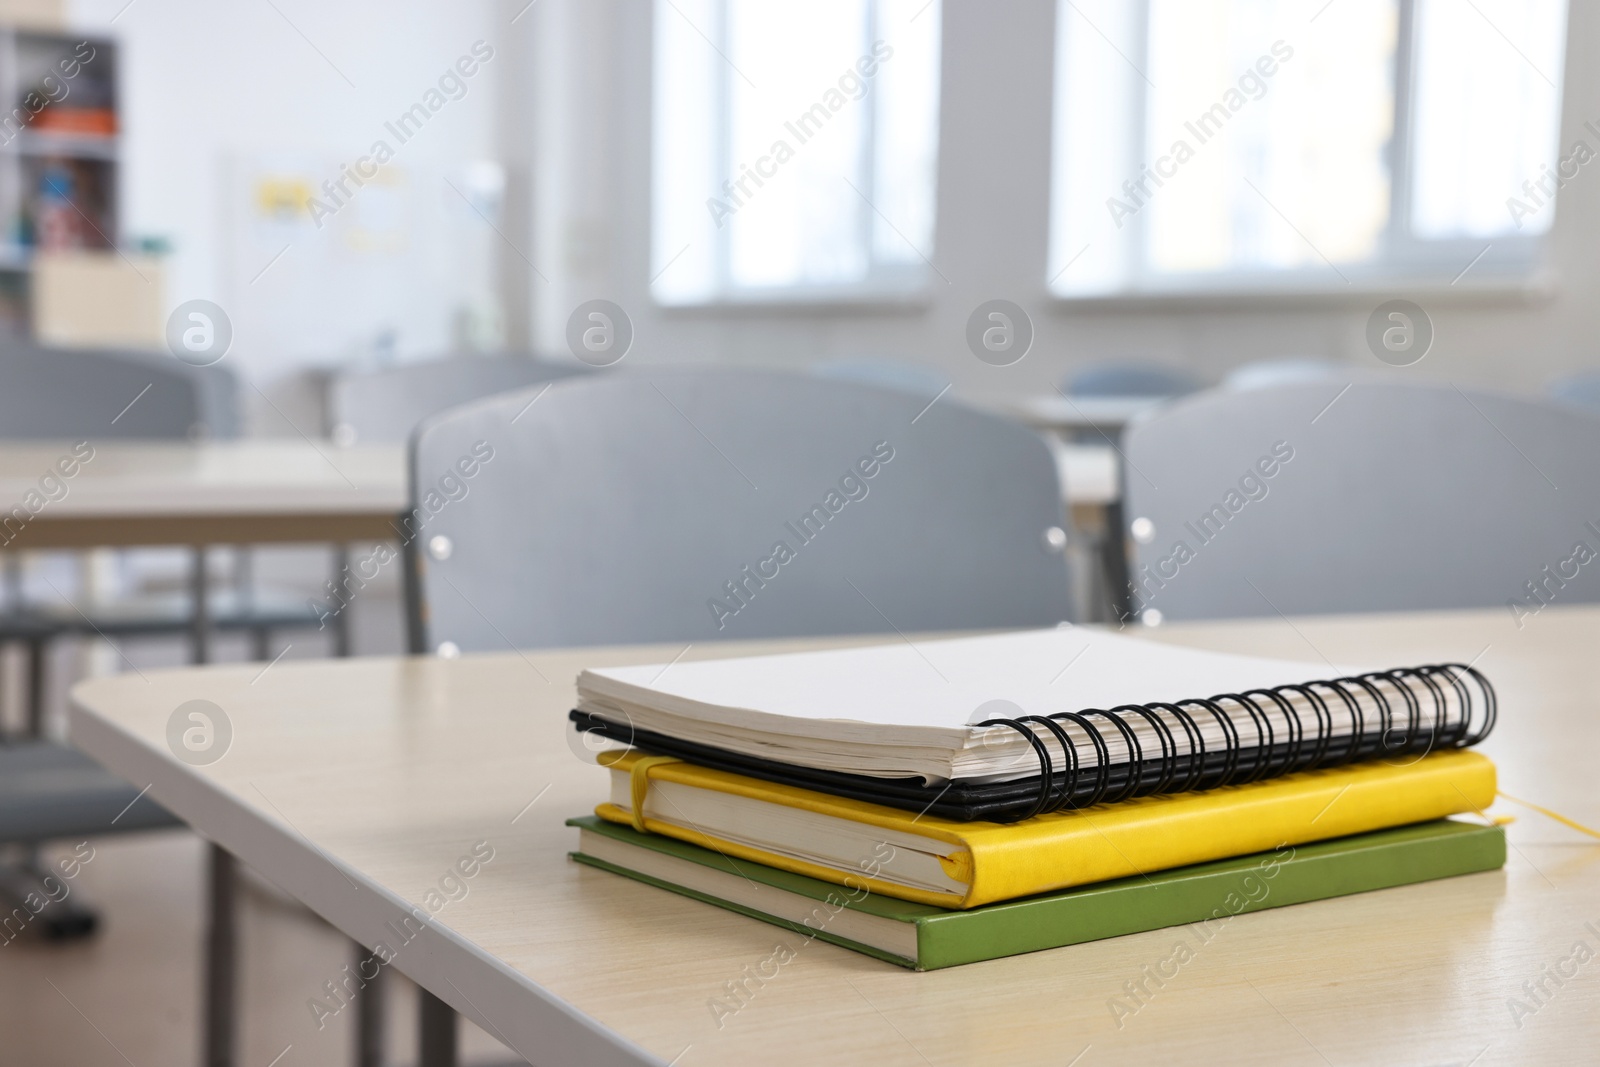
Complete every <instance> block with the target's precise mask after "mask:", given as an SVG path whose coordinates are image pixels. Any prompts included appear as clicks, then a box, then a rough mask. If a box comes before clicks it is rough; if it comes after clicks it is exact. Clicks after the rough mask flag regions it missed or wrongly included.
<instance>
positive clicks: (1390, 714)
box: [977, 663, 1498, 821]
mask: <svg viewBox="0 0 1600 1067" xmlns="http://www.w3.org/2000/svg"><path fill="white" fill-rule="evenodd" d="M1469 683H1470V685H1469ZM1385 684H1386V685H1387V686H1388V687H1389V688H1391V689H1392V690H1394V691H1395V692H1397V693H1398V694H1399V696H1400V698H1401V700H1402V701H1403V702H1404V705H1405V707H1404V708H1403V709H1399V708H1396V707H1395V706H1394V705H1393V704H1392V703H1391V701H1390V698H1389V696H1387V695H1385V693H1384V692H1383V691H1382V690H1381V689H1380V688H1379V686H1380V685H1385ZM1473 687H1475V688H1476V693H1474V691H1473ZM1449 690H1453V691H1454V693H1455V695H1456V697H1457V698H1458V702H1459V705H1460V708H1461V718H1460V721H1459V722H1447V721H1446V718H1447V707H1448V704H1449V701H1448V698H1447V696H1446V693H1447V691H1449ZM1291 695H1293V696H1299V697H1301V698H1302V699H1303V700H1304V701H1305V702H1306V703H1308V704H1310V706H1311V709H1312V712H1313V713H1314V715H1315V717H1316V723H1315V726H1314V727H1313V728H1312V729H1311V731H1310V732H1309V733H1308V731H1307V729H1306V723H1305V722H1304V721H1303V720H1302V719H1301V711H1300V709H1298V708H1296V706H1295V704H1294V701H1292V700H1291V699H1289V697H1290V696H1291ZM1368 700H1370V702H1371V704H1372V705H1373V706H1375V708H1376V712H1377V715H1376V718H1377V721H1376V722H1369V721H1368V718H1367V705H1368ZM1330 701H1337V702H1339V704H1342V705H1343V710H1344V711H1345V712H1346V713H1347V715H1346V718H1345V721H1346V722H1348V723H1349V724H1350V727H1351V729H1350V733H1349V735H1348V737H1344V736H1341V735H1339V734H1337V732H1336V731H1335V728H1334V727H1335V714H1334V711H1333V709H1332V708H1330ZM1263 702H1266V703H1270V704H1271V705H1273V706H1274V707H1275V709H1276V710H1277V711H1278V712H1279V717H1280V718H1281V720H1282V721H1281V722H1280V726H1283V727H1285V728H1284V730H1283V731H1282V733H1281V734H1280V733H1278V732H1277V731H1275V730H1274V728H1273V716H1271V715H1269V714H1268V711H1267V709H1266V708H1265V707H1263ZM1190 709H1197V710H1194V711H1191V710H1190ZM1159 712H1164V713H1166V715H1169V716H1171V717H1172V718H1173V719H1175V720H1177V724H1178V725H1179V726H1180V727H1181V729H1182V733H1183V735H1184V736H1183V738H1182V739H1181V741H1182V743H1181V744H1180V738H1179V737H1178V734H1177V733H1176V732H1174V730H1173V729H1172V727H1171V725H1170V724H1169V723H1168V721H1167V720H1166V719H1165V718H1163V717H1162V715H1161V714H1158V713H1159ZM1401 712H1403V715H1404V722H1403V724H1399V725H1397V718H1398V715H1397V713H1401ZM1479 712H1481V714H1482V723H1481V725H1479V726H1478V727H1477V728H1476V729H1474V728H1473V725H1472V720H1473V718H1474V717H1475V715H1476V714H1478V713H1479ZM1200 715H1204V716H1209V718H1210V721H1211V722H1212V723H1213V724H1214V725H1215V726H1217V727H1218V729H1219V730H1220V731H1221V733H1222V735H1223V737H1224V739H1225V741H1224V744H1223V746H1222V747H1221V749H1216V748H1212V749H1210V750H1208V749H1207V746H1206V742H1205V733H1204V731H1203V730H1202V729H1201V722H1200V721H1199V719H1198V716H1200ZM1497 715H1498V701H1497V698H1496V696H1495V691H1494V687H1493V686H1492V685H1490V684H1489V680H1488V679H1487V678H1485V677H1484V676H1483V675H1482V674H1480V673H1479V672H1478V671H1477V670H1475V669H1474V668H1473V667H1472V666H1470V665H1468V664H1461V663H1444V664H1437V665H1434V666H1429V667H1415V668H1404V669H1400V670H1393V671H1374V672H1372V673H1370V674H1362V675H1353V676H1350V677H1345V678H1334V679H1331V680H1329V681H1321V682H1307V683H1304V684H1302V685H1281V686H1278V687H1277V688H1275V689H1251V690H1248V691H1247V692H1243V693H1221V694H1219V695H1217V696H1214V697H1211V698H1209V699H1203V700H1202V699H1189V700H1180V701H1178V702H1177V703H1175V704H1167V703H1153V704H1148V705H1139V704H1123V705H1119V706H1118V707H1115V708H1111V709H1110V710H1106V709H1102V708H1088V709H1085V710H1083V711H1077V712H1072V711H1062V712H1056V713H1054V714H1052V715H1024V716H1021V717H1020V718H1016V719H988V720H985V721H984V722H980V723H978V724H977V725H979V726H1008V727H1010V728H1011V729H1013V730H1015V731H1017V732H1018V733H1019V734H1021V735H1022V736H1023V737H1024V738H1026V739H1027V741H1028V743H1029V745H1030V746H1031V747H1032V749H1033V751H1034V754H1035V755H1036V756H1037V757H1038V759H1039V795H1038V798H1037V799H1036V800H1035V801H1034V803H1033V805H1032V807H1031V808H1030V809H1029V810H1028V811H1026V812H1025V813H1021V814H1018V815H1017V816H1016V817H1015V819H1016V820H1021V819H1031V818H1033V817H1034V816H1035V815H1042V814H1044V813H1046V812H1052V811H1061V810H1064V809H1068V808H1085V807H1091V806H1093V805H1095V804H1099V803H1102V802H1106V803H1116V802H1119V801H1123V800H1127V799H1129V798H1131V797H1138V796H1148V795H1151V794H1158V793H1169V792H1186V791H1191V790H1203V789H1215V788H1216V787H1218V786H1223V785H1239V784H1243V783H1247V782H1255V781H1260V780H1261V779H1263V778H1269V777H1275V776H1277V775H1281V774H1288V773H1290V772H1291V771H1303V770H1312V769H1315V768H1318V767H1332V766H1338V765H1340V764H1344V763H1350V762H1352V761H1354V760H1362V759H1376V758H1380V757H1391V758H1392V757H1396V756H1415V757H1416V758H1419V759H1420V758H1421V756H1422V755H1426V754H1427V753H1428V752H1431V751H1433V750H1434V749H1440V748H1466V747H1468V746H1471V745H1476V744H1477V743H1478V742H1480V741H1482V740H1483V739H1484V738H1485V737H1488V736H1489V732H1490V731H1491V730H1493V729H1494V724H1495V719H1496V717H1497ZM1135 719H1136V720H1139V721H1141V722H1143V723H1144V724H1146V725H1148V726H1149V727H1150V728H1151V729H1152V730H1153V731H1154V733H1155V736H1156V741H1157V742H1158V743H1159V745H1160V750H1161V751H1160V754H1159V756H1158V755H1156V754H1154V753H1153V752H1152V753H1148V754H1147V753H1146V751H1145V745H1144V743H1142V742H1141V741H1140V739H1139V735H1138V733H1137V731H1136V730H1135V729H1134V722H1133V721H1132V720H1135ZM1068 723H1070V724H1072V725H1074V726H1076V727H1078V729H1080V730H1082V731H1083V733H1084V734H1085V735H1087V737H1088V741H1089V744H1090V745H1091V746H1092V747H1093V749H1094V753H1095V765H1094V766H1093V767H1091V768H1088V771H1089V773H1088V774H1087V775H1085V774H1084V773H1083V772H1084V771H1085V768H1084V767H1083V766H1082V765H1081V764H1082V761H1081V760H1080V757H1079V752H1078V743H1075V742H1074V741H1073V739H1072V737H1071V736H1070V735H1069V733H1068V732H1067V729H1066V724H1068ZM1102 723H1104V724H1106V725H1107V726H1109V727H1110V728H1111V729H1112V731H1113V734H1108V733H1107V732H1105V726H1102ZM1041 728H1042V732H1041ZM1046 737H1048V738H1049V739H1050V740H1053V741H1055V742H1056V743H1057V744H1058V745H1060V747H1061V751H1062V752H1063V753H1064V755H1065V759H1066V764H1067V765H1066V767H1064V768H1062V769H1061V770H1057V769H1056V767H1055V761H1054V757H1052V755H1051V752H1050V748H1049V746H1048V745H1046V744H1045V739H1046ZM1111 740H1120V741H1121V742H1122V744H1123V745H1124V746H1125V747H1126V750H1127V753H1128V759H1127V761H1126V762H1124V763H1117V764H1113V763H1112V762H1111V754H1110V744H1108V741H1111ZM1308 746H1309V751H1308ZM1084 778H1087V779H1088V780H1087V781H1084V780H1082V779H1084ZM1007 821H1012V820H1007Z"/></svg>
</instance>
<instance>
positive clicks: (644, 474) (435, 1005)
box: [405, 369, 1070, 1062]
mask: <svg viewBox="0 0 1600 1067" xmlns="http://www.w3.org/2000/svg"><path fill="white" fill-rule="evenodd" d="M535 395H537V392H536V391H527V392H523V393H514V394H511V395H509V396H502V397H495V398H493V399H489V400H485V401H482V402H479V403H475V404H469V405H466V406H464V407H460V408H455V409H453V410H451V411H447V412H444V413H443V414H441V415H439V416H438V417H436V418H434V419H430V420H429V421H427V422H426V423H424V424H423V425H422V427H420V428H419V429H418V431H417V434H416V436H415V437H414V439H413V441H412V447H411V484H412V495H413V503H414V505H415V506H414V509H413V511H412V513H411V515H410V517H409V520H408V526H407V538H406V541H405V549H406V552H407V558H408V564H409V565H408V567H407V600H408V608H409V610H408V612H407V614H408V619H409V623H410V641H411V647H412V650H413V651H419V652H420V651H426V650H431V651H436V652H439V653H441V654H445V655H450V654H454V653H456V652H458V651H472V650H496V649H505V648H508V647H510V648H537V647H558V646H573V645H597V644H615V643H626V642H643V641H684V642H689V641H700V640H716V639H731V638H753V637H786V636H799V635H819V634H847V633H883V632H895V631H899V632H901V633H911V632H915V631H919V630H923V631H925V630H945V629H957V628H961V629H965V628H973V629H980V628H986V627H1002V626H1013V627H1021V626H1048V625H1052V624H1054V623H1056V622H1059V621H1061V620H1063V619H1065V618H1067V617H1068V612H1069V606H1068V605H1069V603H1070V598H1069V596H1068V589H1067V572H1066V568H1065V565H1064V562H1063V560H1062V558H1061V556H1060V554H1059V553H1060V551H1061V547H1062V545H1064V544H1065V541H1066V537H1065V534H1064V533H1063V532H1062V521H1063V517H1062V510H1061V495H1060V483H1059V481H1058V480H1057V477H1056V471H1055V465H1054V461H1053V460H1052V458H1051V455H1050V452H1049V449H1048V448H1047V447H1046V445H1045V444H1044V441H1043V439H1042V438H1040V437H1039V436H1038V435H1037V434H1035V433H1033V432H1032V431H1031V430H1028V429H1026V428H1024V427H1022V426H1019V425H1016V424H1013V423H1010V422H1007V421H1005V420H1003V419H1000V418H997V417H995V416H992V415H987V414H982V413H980V412H977V411H973V410H971V409H968V408H965V407H962V406H961V405H959V404H955V403H945V402H939V403H936V404H933V405H931V406H930V405H929V404H928V401H927V399H926V398H925V397H923V396H921V395H919V394H917V393H915V392H907V391H905V390H903V389H886V388H880V387H876V386H868V385H861V384H857V383H850V382H842V381H829V380H825V379H821V378H816V377H810V378H807V377H796V376H790V375H784V374H777V373H768V372H761V371H736V370H710V369H693V370H690V369H684V370H677V371H659V372H651V373H641V374H628V375H607V376H603V377H601V376H596V377H593V378H589V379H582V380H575V381H567V382H560V383H557V384H556V385H555V386H553V387H552V388H551V389H550V390H549V393H548V394H547V395H545V396H544V397H542V398H541V399H540V402H539V403H538V404H536V405H534V406H532V407H529V406H528V401H529V400H530V399H531V398H532V397H533V396H535ZM868 471H870V472H871V473H870V476H869V475H868V474H867V473H866V472H868ZM830 493H831V494H832V495H831V496H830V495H829V494H830ZM780 542H781V543H783V544H785V545H787V546H788V549H789V553H788V555H787V556H786V557H785V556H784V554H783V553H779V552H777V551H775V550H776V548H777V546H778V544H779V543H780ZM421 1018H422V1027H423V1041H422V1044H423V1050H424V1055H425V1057H426V1056H427V1055H436V1056H439V1057H440V1059H439V1062H454V1061H453V1059H450V1058H449V1057H450V1055H451V1050H453V1049H454V1047H455V1016H454V1014H453V1013H452V1012H451V1010H450V1008H449V1006H448V1005H446V1004H445V1003H443V1002H442V1001H440V1000H438V999H436V998H434V997H432V996H431V995H429V994H427V993H426V992H424V993H423V995H422V1010H421ZM424 1062H429V1061H428V1060H426V1059H425V1060H424Z"/></svg>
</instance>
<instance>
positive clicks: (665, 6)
mask: <svg viewBox="0 0 1600 1067" xmlns="http://www.w3.org/2000/svg"><path fill="white" fill-rule="evenodd" d="M655 17H656V21H657V27H656V56H655V61H656V70H655V83H656V128H655V145H654V163H655V168H656V172H655V177H654V209H655V221H654V233H655V248H654V262H655V266H654V269H655V270H656V271H657V272H660V276H659V277H658V279H657V281H656V283H655V285H654V291H655V294H656V295H657V297H658V298H660V299H662V300H664V301H667V302H687V301H693V300H701V299H711V298H715V297H716V296H718V295H720V294H725V293H733V292H739V291H759V290H782V289H795V288H805V287H825V288H838V287H848V286H857V285H862V284H870V283H872V282H874V281H877V280H880V278H881V276H882V275H884V274H885V273H893V272H895V271H896V270H897V269H898V270H899V272H900V273H901V274H902V275H903V274H904V273H905V265H906V264H912V265H915V266H918V267H920V265H921V254H919V250H920V252H922V253H926V252H928V251H929V250H930V249H929V246H930V245H931V237H932V228H933V215H934V212H933V188H934V175H935V162H936V161H935V153H936V149H937V143H938V140H937V125H938V47H939V5H938V3H937V2H935V3H932V4H927V3H925V2H923V3H916V4H912V3H907V2H905V0H876V2H874V0H814V2H812V3H808V4H805V5H779V4H773V3H771V2H770V0H699V2H698V3H696V4H693V5H685V4H684V3H683V2H682V0H675V2H673V3H665V2H663V3H658V4H657V6H656V15H655ZM691 24H692V25H691ZM913 246H915V247H913ZM686 248H687V249H688V251H684V249H686ZM674 256H680V258H679V259H678V260H677V261H676V262H675V261H674V258H673V257H674Z"/></svg>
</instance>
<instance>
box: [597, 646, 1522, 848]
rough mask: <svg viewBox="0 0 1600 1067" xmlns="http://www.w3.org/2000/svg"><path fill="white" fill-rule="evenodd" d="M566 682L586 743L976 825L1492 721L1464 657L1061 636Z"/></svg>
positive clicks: (1486, 690)
mask: <svg viewBox="0 0 1600 1067" xmlns="http://www.w3.org/2000/svg"><path fill="white" fill-rule="evenodd" d="M577 687H578V702H577V707H576V708H575V709H574V711H573V712H572V719H573V722H574V725H575V728H576V729H578V730H579V731H580V732H582V733H584V734H586V735H589V740H591V741H595V740H598V739H604V740H605V741H607V742H610V743H612V744H615V745H618V746H624V747H633V748H638V749H643V750H645V751H650V752H658V753H661V754H664V755H670V756H677V757H679V758H681V759H686V760H689V761H691V762H694V763H698V764H701V765H704V766H708V767H713V768H717V769H721V770H728V771H733V772H735V773H739V774H745V775H749V776H752V777H756V778H764V779H766V780H769V781H774V782H779V783H782V784H789V785H798V786H802V787H805V788H809V789H815V790H820V791H823V792H829V793H833V794H836V795H839V796H845V797H850V798H853V799H858V800H865V801H869V802H872V803H877V804H884V805H888V806H892V807H899V808H904V809H908V810H915V811H923V812H928V813H931V814H936V815H939V816H941V817H944V818H950V819H958V820H972V819H986V820H991V821H1011V820H1016V819H1023V818H1028V817H1031V816H1033V815H1037V814H1041V813H1044V812H1047V811H1054V810H1060V809H1063V808H1074V807H1082V806H1088V805H1092V804H1097V803H1102V802H1115V801H1120V800H1126V799H1129V798H1132V797H1136V796H1143V795H1146V794H1151V793H1167V792H1181V791H1185V790H1193V789H1209V788H1214V787H1216V786H1219V785H1226V784H1237V783H1244V782H1253V781H1258V780H1260V779H1262V778H1267V777H1271V776H1275V775H1281V774H1286V773H1289V772H1292V771H1299V770H1307V769H1311V768H1317V767H1326V766H1332V765H1336V764H1341V763H1348V762H1353V761H1358V760H1363V759H1372V758H1388V759H1395V758H1414V757H1416V756H1420V755H1422V754H1424V753H1426V752H1429V751H1435V750H1439V749H1446V748H1459V747H1465V746H1469V745H1474V744H1477V743H1478V742H1479V741H1481V740H1482V739H1483V738H1484V737H1485V736H1487V735H1488V733H1489V731H1490V730H1491V729H1492V728H1493V725H1494V721H1495V714H1496V702H1495V694H1494V689H1493V687H1492V686H1491V685H1490V684H1489V682H1488V680H1487V679H1485V678H1484V677H1483V675H1482V674H1480V673H1479V672H1478V671H1477V670H1475V669H1474V668H1473V667H1471V666H1470V665H1466V664H1460V663H1444V664H1432V665H1421V666H1412V667H1391V668H1388V669H1376V670H1375V669H1368V668H1358V667H1347V668H1339V669H1330V668H1329V666H1328V665H1327V664H1325V663H1306V662H1295V661H1288V660H1274V659H1263V658H1256V657H1248V656H1237V655H1231V654H1226V653H1218V652H1207V651H1202V650H1198V649H1191V648H1184V647H1180V646H1176V645H1168V644H1163V643H1159V642H1156V641H1151V640H1144V639H1140V638H1135V637H1127V636H1122V635H1118V634H1111V633H1105V632H1101V631H1096V630H1088V629H1079V628H1075V627H1063V628H1058V629H1054V630H1037V631H1025V632H1020V633H1006V634H994V635H985V636H980V637H966V638H951V639H944V640H933V641H915V642H913V641H909V640H905V641H899V642H896V643H893V644H885V645H877V646H871V647H864V648H862V647H858V648H847V649H834V650H825V651H816V652H798V653H788V654H782V655H766V656H746V657H741V658H729V659H719V660H704V661H698V662H676V663H668V664H651V665H645V666H627V667H612V668H596V669H591V670H586V671H584V672H583V673H582V674H580V675H579V677H578V682H577ZM601 761H602V762H604V761H605V756H604V754H602V756H601Z"/></svg>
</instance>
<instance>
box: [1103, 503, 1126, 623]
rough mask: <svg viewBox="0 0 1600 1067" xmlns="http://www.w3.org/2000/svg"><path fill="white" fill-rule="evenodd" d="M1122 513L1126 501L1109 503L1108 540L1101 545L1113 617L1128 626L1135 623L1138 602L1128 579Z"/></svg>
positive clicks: (1124, 528) (1107, 511) (1107, 518)
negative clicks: (1134, 599)
mask: <svg viewBox="0 0 1600 1067" xmlns="http://www.w3.org/2000/svg"><path fill="white" fill-rule="evenodd" d="M1122 515H1123V511H1122V501H1120V500H1118V501H1114V502H1113V503H1111V504H1108V505H1107V506H1106V532H1105V540H1104V541H1102V542H1101V544H1100V552H1101V557H1100V559H1101V563H1100V569H1101V574H1102V575H1103V576H1104V578H1105V583H1106V593H1107V596H1108V599H1109V600H1110V603H1109V605H1108V606H1109V607H1110V609H1111V619H1112V621H1113V622H1115V623H1118V624H1120V625H1121V626H1126V625H1128V624H1129V623H1131V622H1133V607H1134V605H1133V594H1132V591H1131V588H1130V586H1129V581H1128V579H1129V575H1128V543H1127V540H1126V538H1127V532H1126V527H1125V526H1124V525H1123V518H1122Z"/></svg>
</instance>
